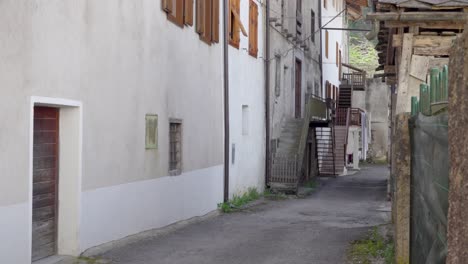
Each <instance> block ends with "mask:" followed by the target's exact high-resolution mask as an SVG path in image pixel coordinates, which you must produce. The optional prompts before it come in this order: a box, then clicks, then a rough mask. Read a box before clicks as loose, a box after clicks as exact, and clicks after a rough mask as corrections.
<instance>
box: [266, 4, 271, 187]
mask: <svg viewBox="0 0 468 264" xmlns="http://www.w3.org/2000/svg"><path fill="white" fill-rule="evenodd" d="M265 126H266V131H265V140H266V142H265V155H266V157H265V185H268V184H269V182H268V180H269V179H270V173H271V167H270V164H271V162H270V158H271V153H270V152H271V149H270V147H271V146H270V142H271V139H270V138H271V134H270V132H271V131H270V126H271V124H270V0H265Z"/></svg>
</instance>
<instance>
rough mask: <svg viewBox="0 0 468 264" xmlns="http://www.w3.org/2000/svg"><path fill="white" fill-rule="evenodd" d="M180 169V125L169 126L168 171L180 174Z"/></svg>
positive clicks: (173, 123) (178, 123)
mask: <svg viewBox="0 0 468 264" xmlns="http://www.w3.org/2000/svg"><path fill="white" fill-rule="evenodd" d="M181 169H182V124H181V123H180V122H171V123H170V124H169V171H171V172H173V174H180V173H181Z"/></svg>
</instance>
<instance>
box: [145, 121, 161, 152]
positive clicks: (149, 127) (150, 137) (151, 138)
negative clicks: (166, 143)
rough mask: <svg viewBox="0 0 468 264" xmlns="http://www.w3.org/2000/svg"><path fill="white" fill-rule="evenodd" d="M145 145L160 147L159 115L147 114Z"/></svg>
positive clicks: (147, 147) (147, 146) (149, 147)
mask: <svg viewBox="0 0 468 264" xmlns="http://www.w3.org/2000/svg"><path fill="white" fill-rule="evenodd" d="M145 121H146V135H145V147H146V149H157V148H158V115H152V114H147V115H146V117H145Z"/></svg>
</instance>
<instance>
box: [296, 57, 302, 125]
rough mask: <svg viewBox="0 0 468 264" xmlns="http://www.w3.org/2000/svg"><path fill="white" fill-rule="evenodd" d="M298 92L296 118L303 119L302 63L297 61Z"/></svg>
mask: <svg viewBox="0 0 468 264" xmlns="http://www.w3.org/2000/svg"><path fill="white" fill-rule="evenodd" d="M295 79H296V89H295V90H296V92H295V96H294V97H295V100H294V101H295V102H294V106H295V111H294V112H295V114H294V116H295V117H296V118H301V108H302V107H301V103H302V63H301V61H300V60H296V78H295Z"/></svg>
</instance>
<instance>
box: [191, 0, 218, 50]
mask: <svg viewBox="0 0 468 264" xmlns="http://www.w3.org/2000/svg"><path fill="white" fill-rule="evenodd" d="M196 10H197V14H196V31H197V33H198V34H199V35H200V39H201V40H203V41H204V42H206V43H207V44H211V43H218V42H219V0H197V5H196Z"/></svg>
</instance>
